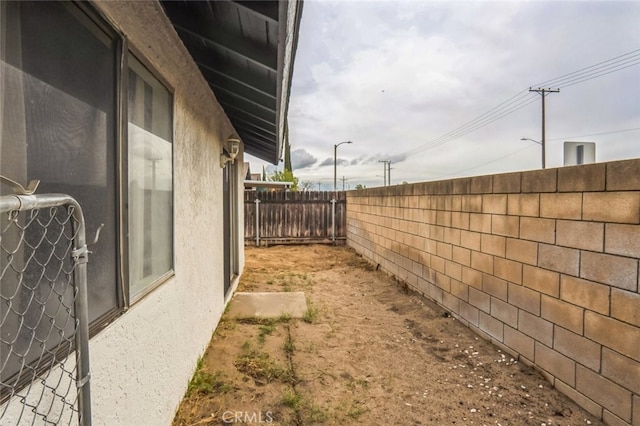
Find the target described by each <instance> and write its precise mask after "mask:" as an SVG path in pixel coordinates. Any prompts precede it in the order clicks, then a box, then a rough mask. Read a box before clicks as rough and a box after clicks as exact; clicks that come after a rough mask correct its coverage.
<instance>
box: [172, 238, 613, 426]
mask: <svg viewBox="0 0 640 426" xmlns="http://www.w3.org/2000/svg"><path fill="white" fill-rule="evenodd" d="M238 290H239V291H304V292H305V295H306V299H307V303H308V310H307V312H306V313H305V315H304V317H303V318H301V319H292V318H289V317H286V316H284V317H281V318H278V319H270V320H265V319H249V320H238V319H233V318H230V317H229V315H228V313H225V315H224V316H223V318H222V320H221V322H220V324H219V326H218V328H217V330H216V331H215V333H214V336H213V338H212V340H211V344H210V346H209V347H208V349H207V351H206V353H205V354H204V356H203V357H202V360H201V362H200V364H199V368H198V371H197V372H196V374H195V375H194V377H193V379H192V381H191V383H190V385H189V390H188V392H187V395H186V396H185V399H184V401H183V403H182V404H181V406H180V408H179V411H178V413H177V414H176V417H175V420H174V425H176V426H184V425H220V424H234V423H254V424H259V423H262V424H274V425H311V424H321V425H352V424H353V425H453V424H455V425H467V424H469V425H471V424H473V425H538V426H541V425H585V424H591V425H597V424H601V423H600V422H599V421H598V420H596V419H595V418H594V417H593V416H591V415H590V414H588V413H587V412H585V411H584V410H582V409H581V408H579V407H578V406H577V405H576V404H574V403H573V402H572V401H570V400H569V399H567V398H566V397H565V396H563V395H561V394H560V393H558V392H557V391H556V390H554V389H553V388H551V386H550V385H549V383H548V382H546V381H545V380H544V378H543V377H542V376H541V375H540V374H539V373H537V372H536V371H534V370H532V369H531V368H529V367H527V366H525V365H523V364H522V363H520V362H518V361H517V360H515V359H513V358H512V357H511V356H510V355H508V354H505V353H504V352H501V351H500V350H499V349H498V348H496V347H495V346H493V345H491V344H490V343H488V342H486V341H484V340H482V339H480V338H479V337H478V336H477V335H476V334H474V333H473V332H472V331H470V330H469V329H467V328H466V327H464V326H463V325H462V324H461V323H459V321H457V320H456V319H454V318H453V317H452V316H451V315H449V313H448V312H446V311H445V310H444V309H442V308H440V307H438V306H437V305H435V304H434V303H432V302H430V301H429V300H427V299H425V298H424V297H421V296H420V295H418V294H416V293H413V292H410V291H407V289H406V288H405V287H404V286H403V285H402V284H400V283H397V282H396V281H395V280H394V279H393V278H391V277H389V276H387V275H385V274H384V273H382V272H378V271H375V270H374V268H373V267H372V266H371V265H370V264H369V263H368V262H366V261H365V260H364V259H362V258H361V257H359V256H358V255H357V254H356V253H355V252H354V251H353V250H351V249H349V248H347V247H333V246H323V245H309V246H273V247H268V248H255V247H247V248H246V266H245V272H244V275H243V276H242V280H241V283H240V286H239V289H238Z"/></svg>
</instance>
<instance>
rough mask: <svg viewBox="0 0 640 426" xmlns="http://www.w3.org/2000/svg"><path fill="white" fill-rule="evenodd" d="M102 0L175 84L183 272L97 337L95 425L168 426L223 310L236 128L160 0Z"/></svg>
mask: <svg viewBox="0 0 640 426" xmlns="http://www.w3.org/2000/svg"><path fill="white" fill-rule="evenodd" d="M95 5H96V7H97V8H98V9H99V10H100V11H101V12H102V13H103V14H104V15H105V16H106V17H107V19H108V20H110V21H111V22H112V23H113V24H114V26H115V27H116V28H117V29H119V30H120V31H121V32H122V33H123V34H124V35H125V37H126V38H127V39H128V41H129V43H130V45H131V46H133V47H134V48H135V49H136V51H137V52H139V55H140V56H142V57H143V58H144V59H145V60H146V61H148V62H149V63H151V64H152V65H153V67H154V68H155V70H156V71H157V72H158V73H160V74H161V75H162V77H163V78H164V79H165V80H166V81H167V82H168V84H169V85H170V86H172V88H173V90H174V102H175V107H174V114H175V115H174V182H175V183H174V185H175V186H174V199H175V237H174V238H175V276H174V277H173V278H171V279H170V280H169V281H167V282H166V283H165V284H163V285H162V286H160V287H159V288H157V289H156V290H155V291H153V292H152V293H151V294H149V295H147V296H146V297H145V298H144V299H143V300H141V301H140V302H138V303H137V304H135V305H134V306H132V307H131V309H130V310H129V311H128V312H126V313H125V314H124V315H123V316H121V317H120V318H118V319H117V320H116V321H114V322H113V323H112V324H111V325H110V326H108V327H107V328H106V329H105V330H103V331H102V332H101V333H99V334H98V335H97V336H95V337H94V338H93V339H92V340H91V342H90V355H91V371H92V380H91V386H92V406H93V423H94V424H96V425H109V426H115V425H167V424H170V423H171V420H172V418H173V416H174V413H175V410H176V408H177V406H178V404H179V403H180V401H181V399H182V396H183V395H184V392H185V390H186V386H187V383H188V381H189V379H190V378H191V375H192V374H193V370H194V368H195V365H196V361H197V358H198V356H200V355H201V354H202V353H203V351H204V349H205V348H206V346H207V344H208V342H209V340H210V338H211V335H212V333H213V331H214V329H215V327H216V325H217V323H218V321H219V319H220V317H221V315H222V312H223V310H224V294H223V274H222V271H223V263H222V262H223V241H222V231H223V230H222V223H223V217H222V169H221V168H220V165H219V155H220V152H221V141H223V140H226V138H227V137H228V136H230V135H231V134H232V133H233V129H232V127H231V125H230V124H229V121H228V119H227V118H226V116H225V115H224V112H223V111H222V109H221V108H220V106H219V105H218V103H217V102H216V100H215V98H214V96H213V94H212V93H211V91H210V90H209V87H208V86H207V84H206V83H205V81H204V79H203V78H202V76H201V75H200V73H199V71H198V70H197V68H196V65H195V64H194V63H193V61H192V59H191V57H190V56H189V55H188V53H187V51H186V49H185V48H184V46H183V45H182V42H181V41H180V40H179V38H178V36H177V35H176V33H175V32H174V30H173V28H172V27H171V25H170V23H169V21H168V19H167V18H166V17H165V16H164V14H163V12H162V9H161V6H160V5H159V4H158V3H156V2H109V1H105V2H97V3H95ZM240 169H241V168H240ZM238 181H239V182H242V180H241V179H238ZM240 211H241V210H240ZM240 220H242V218H240ZM240 241H242V240H240ZM239 248H240V250H241V252H242V246H241V245H239ZM240 258H241V259H242V260H243V258H244V257H243V255H242V254H241V255H240Z"/></svg>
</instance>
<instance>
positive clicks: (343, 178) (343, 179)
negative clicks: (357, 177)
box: [340, 176, 347, 191]
mask: <svg viewBox="0 0 640 426" xmlns="http://www.w3.org/2000/svg"><path fill="white" fill-rule="evenodd" d="M340 180H341V181H342V190H343V191H344V181H345V180H347V178H345V177H344V176H342V179H340Z"/></svg>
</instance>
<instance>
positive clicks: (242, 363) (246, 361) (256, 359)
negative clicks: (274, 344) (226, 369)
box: [233, 350, 295, 383]
mask: <svg viewBox="0 0 640 426" xmlns="http://www.w3.org/2000/svg"><path fill="white" fill-rule="evenodd" d="M233 365H235V367H236V368H237V369H238V371H240V372H241V373H244V374H246V375H248V376H251V377H253V378H254V379H256V380H259V381H263V382H266V383H269V382H271V381H273V380H279V381H281V382H283V383H292V382H294V381H295V380H294V375H293V373H292V372H291V371H289V370H288V369H284V368H282V367H280V366H279V365H277V364H276V363H275V362H274V361H273V360H272V359H271V357H270V356H269V354H268V353H266V352H260V351H255V350H253V351H249V352H247V353H245V354H243V355H240V356H239V357H238V358H237V359H236V360H235V361H234V363H233Z"/></svg>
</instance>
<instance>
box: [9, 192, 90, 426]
mask: <svg viewBox="0 0 640 426" xmlns="http://www.w3.org/2000/svg"><path fill="white" fill-rule="evenodd" d="M36 186H37V185H36ZM34 190H35V188H34ZM16 192H17V191H16ZM29 192H32V191H24V192H23V193H26V194H29ZM61 208H62V209H63V210H61ZM58 211H66V214H67V219H66V221H67V222H68V223H67V222H63V223H62V225H63V226H66V225H67V224H69V225H70V227H71V238H69V239H70V247H69V248H67V249H66V250H68V253H67V255H70V264H71V265H72V268H73V271H72V272H70V273H69V272H65V273H67V274H68V279H69V280H70V282H69V283H68V286H71V289H72V294H73V296H74V297H73V314H72V313H71V312H70V309H69V308H68V307H67V312H68V317H69V319H70V321H73V322H72V323H71V324H72V325H71V326H72V328H73V331H74V333H73V334H74V335H73V336H65V335H64V334H65V330H66V328H63V329H62V330H60V329H58V334H60V335H61V336H62V337H61V339H60V340H61V342H60V343H59V344H58V345H57V346H55V347H54V348H47V342H46V341H44V342H42V341H39V340H37V339H34V337H33V336H35V334H36V328H37V327H38V326H39V324H40V322H41V321H48V322H49V323H51V324H53V322H54V321H55V319H54V318H51V317H49V318H48V320H47V316H46V315H43V314H41V315H40V318H39V321H38V323H37V324H36V325H31V326H29V325H28V324H27V322H28V321H26V320H25V317H26V311H25V312H23V313H22V314H21V313H20V312H19V310H18V309H17V308H16V307H15V305H17V304H18V303H17V300H13V299H14V298H16V299H17V298H18V296H17V295H18V291H17V290H16V291H15V292H14V293H13V295H6V294H0V308H1V309H0V327H1V326H5V327H8V325H7V324H8V320H7V318H8V317H9V313H10V312H11V314H12V315H13V316H14V318H15V316H20V315H22V317H21V318H20V324H19V329H18V331H17V332H16V333H15V334H16V336H14V338H13V340H12V341H7V340H2V339H5V338H6V337H5V333H0V341H1V343H3V344H5V345H8V346H9V347H11V349H12V352H13V349H14V344H15V343H16V341H17V340H18V339H17V335H18V334H19V333H22V332H25V333H31V335H32V340H31V342H30V343H29V347H28V349H27V351H24V352H23V353H22V354H20V353H18V352H13V353H14V354H15V357H18V358H21V361H20V362H21V366H20V369H19V371H18V372H17V373H15V374H14V375H13V376H12V379H13V378H14V377H15V376H20V375H24V376H26V377H23V378H20V377H18V378H17V379H16V380H15V381H13V383H12V384H8V383H3V382H2V381H0V397H1V399H0V423H2V419H3V418H4V417H5V416H11V417H10V418H9V419H7V420H15V421H16V424H24V423H25V422H29V424H36V423H37V424H40V423H44V424H58V422H59V419H60V418H61V417H62V415H63V414H61V413H59V412H55V410H56V409H54V408H53V405H54V403H53V402H57V403H58V404H60V405H61V406H62V411H64V410H70V411H71V413H64V415H65V416H66V415H68V417H69V420H68V421H69V423H71V419H72V418H73V417H74V414H76V415H77V418H78V424H79V425H81V426H88V425H90V424H91V392H90V383H89V381H90V370H89V327H88V325H89V321H88V319H89V315H88V303H87V262H88V254H89V251H88V249H87V242H86V237H85V222H84V216H83V214H82V209H81V207H80V205H79V204H78V202H77V201H76V200H75V199H73V198H72V197H71V196H68V195H65V194H43V195H5V196H1V197H0V214H7V215H8V224H7V226H6V228H4V229H0V255H1V256H2V259H1V260H2V261H6V262H7V263H6V264H5V262H0V279H1V280H2V281H4V280H7V278H6V277H8V276H9V274H16V275H15V280H16V282H17V283H18V285H19V286H29V285H30V284H31V285H34V286H37V285H39V284H41V282H40V281H42V277H40V279H39V280H38V282H37V283H35V284H34V283H30V284H29V283H25V282H24V281H25V280H26V278H27V277H25V270H26V269H27V265H28V263H29V262H31V261H32V260H33V259H34V258H35V254H33V255H31V256H30V257H29V259H28V260H27V261H26V262H25V265H24V267H23V268H22V269H14V267H13V266H12V264H11V262H12V259H13V255H14V254H15V253H16V252H17V251H18V250H31V251H33V252H34V253H35V250H36V249H38V248H39V247H40V246H41V245H44V244H45V243H44V242H43V241H44V240H45V238H46V226H47V224H48V223H51V222H47V221H46V219H47V216H48V218H49V220H50V221H51V220H54V219H52V218H54V217H55V215H57V214H58V213H57V212H58ZM21 215H22V216H21ZM39 216H40V217H39ZM19 218H20V219H22V218H24V219H22V220H25V225H24V226H21V225H20V223H19V221H18V219H19ZM40 220H43V222H44V223H42V222H40ZM55 220H57V218H56V219H55ZM32 223H34V224H35V225H39V226H43V227H44V228H45V231H44V235H43V237H42V240H40V241H39V242H38V244H37V245H36V246H35V247H32V246H29V243H28V242H27V241H26V239H25V235H26V232H27V228H28V226H29V225H31V224H32ZM58 224H60V222H58ZM35 225H34V226H35ZM12 227H14V228H15V229H16V230H17V236H18V246H17V247H16V248H7V247H4V246H3V241H2V238H3V235H4V234H5V233H6V232H9V231H8V230H9V228H12ZM14 232H15V231H14ZM60 239H61V237H58V239H57V240H56V241H54V242H53V243H54V244H58V243H59V241H60ZM96 239H97V235H96ZM47 244H51V242H50V241H47ZM54 247H55V245H54ZM69 249H70V250H69ZM35 262H38V260H35ZM38 265H40V264H39V263H38ZM45 267H46V265H45ZM43 274H44V273H43ZM2 281H0V282H2ZM45 284H46V279H45ZM50 286H53V284H50ZM25 288H27V289H34V288H35V287H25ZM65 291H66V289H65ZM32 292H33V290H32ZM52 294H53V296H52ZM49 296H51V297H54V298H57V299H59V300H60V304H61V305H62V296H63V295H61V294H58V293H55V292H54V291H50V292H49ZM32 299H37V298H35V297H33V296H32ZM50 300H52V299H49V298H47V300H45V301H44V302H40V301H36V303H40V306H39V309H40V310H41V311H42V312H43V313H44V311H45V307H46V305H47V304H48V303H49V301H50ZM31 302H32V300H30V301H29V305H30V304H31ZM58 309H60V308H59V307H58ZM43 318H44V319H43ZM23 327H24V328H26V331H23V330H22V329H23ZM65 327H66V326H65ZM51 328H53V325H52V326H51ZM51 334H52V333H51V332H50V333H49V336H50V335H51ZM49 336H48V337H47V339H49ZM54 337H57V336H54ZM65 337H66V340H65ZM34 340H36V342H34ZM64 343H66V347H65V346H64V345H63V344H64ZM32 346H33V347H34V348H33V349H36V350H37V349H38V346H39V347H40V356H39V357H38V358H37V359H35V361H33V362H31V363H29V364H28V365H27V359H26V358H27V354H28V353H29V352H30V351H31V350H32ZM64 352H66V354H68V356H65V355H66V354H65V353H64ZM60 354H62V355H60ZM73 354H75V366H74V367H73V368H70V367H68V366H67V365H66V364H67V361H68V359H69V358H70V357H71V356H72V355H73ZM36 355H37V352H36ZM9 356H11V355H9ZM58 356H64V359H58ZM8 359H9V357H8V356H5V357H0V373H1V372H2V370H3V369H4V368H5V367H6V365H7V362H8ZM69 363H71V362H69ZM56 368H59V369H61V371H60V378H59V379H57V378H56V377H54V376H51V375H52V374H53V373H52V371H55V370H56ZM63 372H64V374H65V375H66V378H67V381H72V382H75V388H76V392H72V391H71V389H70V388H71V387H72V383H70V384H65V383H64V380H62V377H63V376H62V373H63ZM74 373H75V374H74ZM56 380H57V382H56ZM25 382H26V383H25ZM51 382H54V385H52V384H51ZM65 385H66V389H65ZM20 406H21V407H20ZM56 416H57V418H53V417H56Z"/></svg>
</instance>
